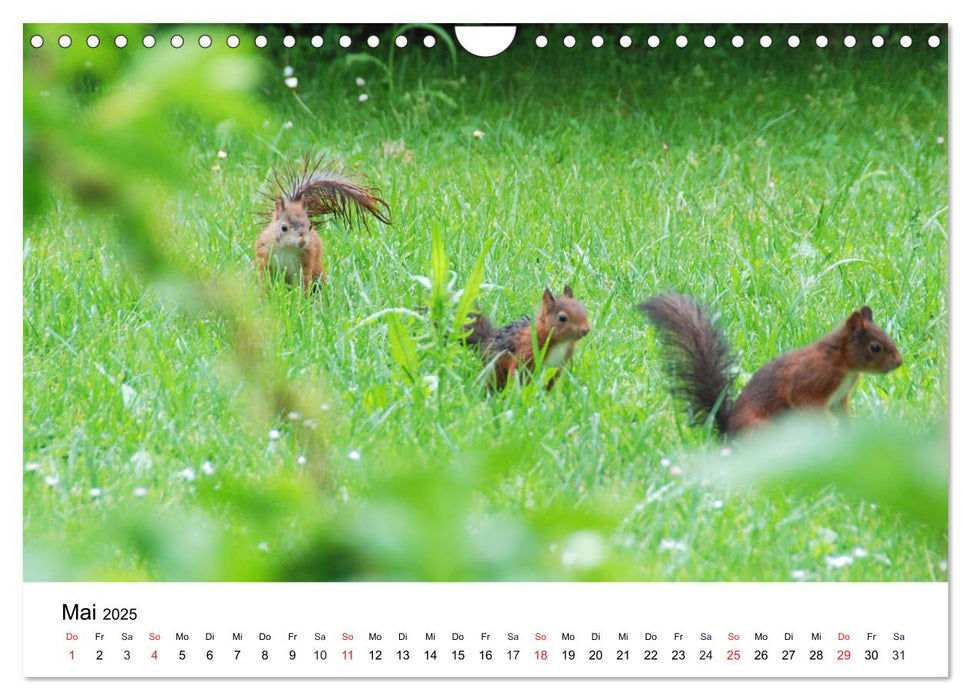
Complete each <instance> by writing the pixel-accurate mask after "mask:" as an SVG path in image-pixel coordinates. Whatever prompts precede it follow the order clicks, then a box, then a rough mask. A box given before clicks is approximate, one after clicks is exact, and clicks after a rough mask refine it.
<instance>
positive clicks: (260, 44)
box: [253, 34, 267, 49]
mask: <svg viewBox="0 0 971 700" xmlns="http://www.w3.org/2000/svg"><path fill="white" fill-rule="evenodd" d="M253 43H254V44H256V48H258V49H265V48H266V44H267V41H266V37H265V36H263V35H262V34H260V35H258V36H257V37H256V38H255V39H253Z"/></svg>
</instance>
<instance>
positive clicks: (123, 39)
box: [115, 34, 128, 49]
mask: <svg viewBox="0 0 971 700" xmlns="http://www.w3.org/2000/svg"><path fill="white" fill-rule="evenodd" d="M115 46H117V47H118V48H119V49H123V48H125V47H126V46H128V37H127V36H125V35H124V34H119V35H118V36H116V37H115Z"/></svg>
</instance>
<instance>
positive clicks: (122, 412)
mask: <svg viewBox="0 0 971 700" xmlns="http://www.w3.org/2000/svg"><path fill="white" fill-rule="evenodd" d="M128 30H129V31H130V33H131V36H133V37H136V36H140V35H141V33H142V32H141V30H137V31H136V30H134V29H131V28H129V29H128ZM33 31H36V28H35V29H34V30H32V29H30V28H28V29H27V30H26V34H27V35H30V34H31V33H33ZM200 31H201V30H200V29H198V28H193V29H191V30H188V31H186V32H183V33H184V34H185V36H186V38H187V41H186V46H185V47H184V48H183V49H180V50H179V51H181V52H182V53H181V54H178V58H179V61H178V62H176V61H174V60H169V58H170V57H171V55H173V54H174V53H175V52H176V50H174V49H172V48H170V47H168V46H167V45H165V43H164V42H163V41H162V40H161V39H160V41H159V45H158V46H157V47H156V48H155V49H153V50H152V51H154V53H152V52H150V51H148V50H146V49H143V48H141V47H140V46H138V42H137V41H136V40H134V39H133V41H132V44H131V45H130V47H129V49H128V50H127V53H124V52H121V54H122V55H121V57H119V55H118V54H119V52H118V50H116V49H114V48H113V47H111V46H110V42H108V41H103V42H102V47H101V48H99V49H96V50H94V49H88V48H87V47H85V46H83V42H81V41H76V42H75V45H74V46H72V48H71V49H67V50H60V49H57V48H56V47H54V43H53V37H56V33H54V32H53V31H52V30H50V29H49V28H47V29H44V28H42V31H41V33H43V34H44V35H45V37H47V39H48V43H47V44H46V45H45V47H44V48H42V49H39V50H33V49H30V48H29V47H27V48H26V49H25V88H24V89H25V130H26V131H27V135H26V137H25V181H26V184H25V208H26V210H27V211H26V214H25V230H24V238H23V258H24V262H23V312H24V323H23V351H24V365H23V375H24V397H23V402H24V409H23V410H24V413H23V415H24V464H25V468H24V475H23V484H24V487H23V488H24V548H25V550H24V553H25V578H27V579H29V580H217V581H218V580H305V579H310V580H345V579H355V580H356V579H377V580H400V579H403V580H572V579H580V580H588V579H589V580H658V581H668V580H679V581H680V580H688V581H736V580H738V581H789V580H810V581H819V580H840V581H842V580H865V581H871V580H872V581H882V580H888V581H898V580H900V581H902V580H907V581H909V580H920V581H927V580H946V578H947V570H946V560H947V547H948V540H947V532H946V518H947V515H946V500H944V494H945V492H944V490H943V489H938V490H936V491H935V490H934V488H933V484H932V485H931V487H928V493H929V494H930V495H927V494H923V492H922V491H921V489H920V488H919V487H916V488H915V487H913V486H912V484H911V482H909V481H908V479H909V478H911V477H913V475H914V474H917V475H918V477H917V480H918V483H919V482H920V475H928V474H929V475H930V476H928V479H929V480H930V481H933V479H934V478H937V476H939V474H940V473H941V470H944V469H946V465H947V461H946V460H947V454H946V439H947V437H946V436H947V415H948V398H947V397H948V390H947V388H948V384H947V348H948V326H947V313H948V304H947V289H948V280H947V262H948V258H947V255H948V253H947V251H948V231H947V216H948V200H947V192H948V178H947V157H948V155H947V147H948V146H947V143H948V142H947V135H948V129H947V63H946V55H947V54H946V46H944V47H941V48H939V49H930V48H928V47H927V46H926V34H927V31H926V30H924V29H920V28H914V30H913V31H912V32H911V34H912V35H913V36H915V44H914V46H913V47H912V48H910V49H902V48H900V47H899V46H897V45H895V44H894V43H893V42H889V43H888V45H887V46H886V47H884V48H883V49H880V50H876V49H873V48H871V47H870V46H869V42H868V41H863V40H861V41H860V43H859V44H858V46H857V47H856V48H854V49H846V48H844V47H843V46H842V45H841V42H838V41H835V40H832V41H831V44H830V46H829V47H828V48H826V49H819V48H816V46H815V45H814V44H813V43H812V40H811V36H812V34H810V33H806V32H804V39H803V44H802V46H801V47H800V48H799V49H790V48H788V47H787V46H786V45H785V41H784V37H785V36H786V35H787V34H788V32H783V31H781V30H778V29H777V30H776V31H775V35H776V37H777V38H776V41H775V43H774V45H773V46H772V47H771V48H769V49H763V48H761V47H759V46H758V44H757V38H758V36H759V35H761V34H762V33H765V32H763V31H762V30H759V31H757V32H756V31H754V30H751V29H748V30H743V31H742V33H743V34H744V35H745V36H746V37H747V38H748V42H747V44H746V46H745V47H744V48H743V49H734V48H732V47H731V46H730V45H729V44H728V40H727V39H728V36H729V35H727V34H726V35H724V36H723V34H724V33H723V34H717V36H718V37H719V39H720V41H719V44H718V46H716V47H715V48H713V49H707V48H704V47H702V46H701V36H702V34H701V33H699V32H698V31H697V30H691V31H689V32H687V34H688V36H689V37H690V39H691V43H689V46H688V48H685V49H678V48H675V47H674V45H673V37H674V35H675V33H676V32H675V31H674V30H673V29H671V28H662V30H652V31H657V32H658V34H659V35H660V36H661V39H662V44H661V47H660V48H658V49H656V50H649V49H648V48H647V46H646V43H645V39H646V35H647V34H648V33H649V32H648V31H647V30H646V29H644V28H638V27H634V28H630V29H629V30H627V31H628V33H630V34H631V36H633V37H634V39H635V46H634V47H632V48H630V49H626V50H625V49H621V48H619V47H618V46H617V45H616V35H619V33H620V31H619V30H618V29H617V28H611V29H610V30H609V31H607V30H603V33H604V34H605V36H607V37H608V42H607V45H606V46H605V47H603V48H600V49H593V48H590V45H589V36H590V35H591V34H592V33H593V30H590V29H581V30H575V31H574V33H575V34H576V35H577V36H578V38H579V42H578V45H577V47H576V48H574V49H566V48H563V46H562V43H561V41H560V37H561V35H562V34H563V32H562V31H558V30H549V29H547V30H546V31H547V33H549V35H550V37H551V41H550V46H549V47H547V48H545V49H542V50H540V49H537V48H535V47H534V46H533V40H532V38H533V36H534V35H535V34H536V33H538V32H539V30H538V29H526V30H523V32H522V33H521V35H520V39H521V40H520V41H518V42H517V44H516V45H515V46H514V47H512V48H511V49H510V50H509V51H507V52H506V53H504V54H503V55H501V56H500V57H498V58H494V59H476V58H474V57H472V56H469V55H467V54H464V52H462V50H461V49H459V50H458V52H457V56H456V58H455V59H454V60H453V59H452V56H451V53H450V51H449V46H448V43H447V42H446V41H445V40H444V39H442V38H439V42H438V44H437V46H436V47H435V48H434V49H431V50H429V49H425V48H423V47H421V46H420V39H421V37H422V36H424V35H425V34H426V33H428V30H424V29H413V30H411V31H410V33H409V36H410V37H411V42H410V44H409V46H408V47H406V48H403V49H398V50H395V51H394V53H393V56H392V57H390V58H389V48H388V47H389V37H388V36H387V35H384V34H382V35H381V36H382V38H383V41H382V44H381V46H379V47H378V48H377V49H373V50H372V49H368V48H366V47H365V46H364V44H363V41H362V39H363V36H364V35H362V36H361V37H360V39H359V40H358V41H357V43H356V44H355V45H354V46H353V47H352V48H351V50H350V51H344V50H340V49H336V48H335V46H336V36H335V35H333V34H327V35H325V49H324V50H318V49H313V48H311V47H310V45H309V42H308V40H307V39H308V38H307V37H306V36H303V35H300V43H299V45H298V48H295V49H290V50H287V49H283V48H282V47H281V48H278V49H275V50H273V51H270V50H265V51H255V50H253V51H244V49H242V48H241V49H238V50H236V52H235V53H234V52H232V51H229V50H226V49H222V50H219V51H218V52H217V49H216V48H212V49H209V50H208V51H209V52H210V54H205V52H204V51H203V50H202V49H199V48H195V37H196V36H197V35H198V33H199V32H200ZM226 32H227V30H226V29H225V28H219V27H214V28H212V29H211V32H210V33H211V34H212V35H213V37H214V40H215V43H216V44H217V45H221V43H222V42H223V41H224V36H225V34H226ZM77 34H78V36H83V35H82V34H81V33H80V31H78V32H77ZM164 34H165V30H161V31H159V35H160V36H162V35H164ZM268 36H270V38H271V40H272V41H273V42H274V43H275V44H276V43H278V42H279V37H280V34H278V33H277V32H276V31H275V30H274V31H271V32H268ZM861 36H864V34H861ZM249 42H250V39H249V38H248V37H246V36H244V43H246V44H247V45H248V44H249ZM56 51H61V54H57V55H56V56H53V57H52V55H53V54H52V52H56ZM348 54H350V55H348ZM210 55H211V56H215V57H218V60H217V58H210ZM194 61H198V62H199V63H198V64H195V63H193V62H194ZM236 64H239V65H241V66H245V67H246V69H245V70H243V69H240V70H239V71H235V68H233V66H235V65H236ZM287 66H289V67H291V68H292V69H293V77H296V78H297V87H296V88H291V87H288V86H287V85H286V84H285V76H284V71H285V68H286V67H287ZM180 71H181V72H180ZM234 71H235V72H234ZM227 72H228V73H227ZM227 74H229V75H231V76H233V78H232V79H226V78H225V76H226V75H227ZM214 76H215V77H214ZM359 79H363V84H360V83H361V82H362V81H361V80H359ZM207 80H208V81H210V82H209V83H207V82H206V81H207ZM291 82H292V81H291ZM213 86H215V87H213ZM209 89H211V90H213V92H207V90H209ZM45 93H46V94H45ZM365 95H366V99H365V98H364V96H365ZM139 100H141V101H139ZM140 109H141V110H142V111H141V112H140V111H139V110H140ZM308 153H312V154H315V155H316V154H321V155H323V156H324V157H325V158H328V159H333V160H335V161H338V162H340V163H342V164H343V165H344V167H345V168H346V169H347V170H348V171H350V172H355V173H360V174H362V175H364V176H366V178H367V179H368V180H369V181H370V183H371V184H372V185H374V186H376V187H378V188H379V189H380V191H381V193H382V196H384V198H385V199H387V201H388V203H389V205H390V209H391V214H392V218H393V225H391V226H384V225H382V224H380V223H372V224H371V225H370V226H369V227H368V228H363V227H355V226H342V225H341V224H339V223H338V222H336V221H331V222H328V223H326V224H324V225H323V226H321V228H320V232H321V235H322V236H323V238H324V247H325V252H324V265H325V268H326V271H327V283H326V285H325V286H324V287H323V289H322V290H321V291H320V293H318V294H316V295H312V296H310V297H307V296H304V295H303V294H301V293H300V292H299V291H297V290H290V289H286V288H284V287H282V286H280V285H276V286H272V285H266V284H263V283H262V282H261V281H260V280H259V279H258V277H257V275H256V273H255V271H254V269H253V241H254V239H255V237H256V235H257V233H258V232H259V229H260V224H259V223H258V219H259V215H260V213H261V212H262V211H263V210H265V209H266V208H267V206H269V207H271V208H272V203H269V204H268V202H267V200H266V199H264V198H263V197H262V196H261V192H267V193H271V194H275V192H274V191H273V189H272V188H273V184H272V182H273V181H272V176H271V171H272V170H273V169H281V168H284V167H287V166H293V165H295V164H298V163H299V162H300V159H301V158H302V157H303V156H304V155H305V154H308ZM52 154H56V157H55V156H54V155H52ZM99 157H100V161H99ZM92 183H94V184H95V185H99V186H98V187H95V186H93V185H92ZM470 281H471V282H470ZM566 284H569V285H571V286H572V288H573V290H574V292H575V294H576V297H577V298H578V299H579V300H581V301H582V302H583V304H584V305H585V306H586V309H587V311H588V313H589V316H590V322H591V326H592V331H591V333H590V334H589V335H588V336H587V337H586V338H585V339H583V340H582V341H581V342H580V343H579V345H578V346H577V352H576V354H575V355H574V358H573V361H572V362H571V364H570V365H569V367H568V371H567V372H566V373H565V374H564V376H563V377H562V378H561V379H560V381H559V382H558V384H557V385H556V387H555V388H554V390H553V391H551V392H548V393H547V392H544V391H542V390H541V389H540V388H539V387H538V385H536V384H527V385H522V386H520V385H515V384H514V385H512V386H511V387H510V388H509V390H507V391H506V392H504V393H502V394H499V395H494V394H491V393H489V392H488V391H487V390H486V388H485V384H484V381H483V377H482V364H481V362H480V360H479V358H478V357H477V356H476V354H475V353H474V352H472V351H470V350H469V349H467V348H464V347H462V346H461V344H459V343H458V342H457V341H456V339H455V333H454V329H455V325H456V313H457V309H458V307H459V304H460V299H462V298H464V299H465V300H466V301H468V300H470V299H471V296H470V295H471V294H474V295H475V296H477V303H478V305H479V306H480V308H481V309H482V310H483V311H484V312H486V313H487V314H489V315H491V316H492V317H493V318H494V319H496V320H497V321H499V322H502V323H506V322H509V321H512V320H514V319H516V318H518V317H520V316H521V315H523V314H527V313H529V314H532V313H534V312H535V310H536V308H537V307H538V306H539V304H540V300H541V297H542V293H543V289H544V287H546V286H549V287H550V288H551V289H553V290H554V291H556V292H559V291H560V290H561V289H562V288H563V286H564V285H566ZM466 288H468V289H469V290H470V294H467V295H464V297H463V291H464V290H466ZM672 290H673V291H679V292H682V293H685V294H689V295H691V296H694V297H696V298H697V299H699V300H701V301H703V302H704V303H705V305H706V306H707V307H708V308H710V309H712V310H713V311H716V312H717V313H718V323H719V324H720V325H721V327H723V328H724V329H725V331H726V335H727V337H728V339H729V340H730V342H731V344H732V346H733V347H734V349H735V351H736V353H737V355H738V366H739V368H740V370H741V372H742V376H743V378H745V377H747V376H749V375H750V374H751V373H752V372H754V371H755V370H756V369H757V368H758V367H759V366H760V365H761V364H762V363H764V362H766V361H768V360H769V359H771V358H772V357H774V356H775V355H777V354H779V353H780V352H782V351H784V350H786V349H789V348H793V347H797V346H799V345H802V344H805V343H808V342H811V341H812V340H815V339H816V338H818V337H819V336H821V335H822V334H823V333H825V332H827V331H828V330H830V329H831V328H832V327H833V326H835V325H836V324H838V323H839V322H841V321H842V320H843V319H844V318H845V317H846V316H847V315H848V314H849V313H850V312H851V311H852V310H853V309H855V308H858V307H859V306H860V305H862V304H864V303H865V304H868V305H870V306H871V307H872V308H873V312H874V318H875V321H876V322H877V323H878V324H879V325H880V326H882V327H883V328H884V329H886V330H887V332H888V333H889V334H890V335H891V337H893V338H894V340H895V341H896V343H897V345H898V347H899V348H900V350H901V352H902V354H903V356H904V359H905V364H904V366H903V367H902V368H900V369H899V370H897V371H895V372H893V373H891V374H888V375H879V376H877V375H872V376H865V377H864V378H863V380H862V382H861V383H860V386H859V387H858V388H857V390H856V392H855V394H854V396H853V398H852V406H853V412H854V416H853V420H852V421H851V422H849V423H848V424H841V425H839V426H834V425H826V426H824V427H822V428H820V427H818V426H816V425H815V424H814V425H811V426H809V427H799V426H797V427H796V428H795V430H796V431H797V432H798V431H800V430H802V431H803V432H802V433H800V436H801V438H800V439H795V440H791V441H790V440H788V439H785V440H783V439H781V438H780V439H779V440H777V441H776V443H775V447H776V448H778V449H776V450H775V451H773V450H768V449H761V448H760V447H759V445H756V444H753V445H747V444H746V443H745V442H744V441H743V442H742V443H740V444H733V445H731V446H729V447H728V449H727V450H724V451H725V452H726V453H727V452H731V453H732V454H731V455H729V456H727V457H722V451H723V449H724V448H725V445H723V444H722V443H720V442H719V441H718V439H717V437H716V436H715V435H714V434H712V433H709V432H707V431H705V430H704V429H703V428H700V427H693V426H690V425H688V424H687V422H686V420H685V413H684V410H683V407H682V406H680V405H679V404H678V403H677V402H675V401H674V400H673V398H672V396H671V394H670V391H669V384H668V382H667V375H666V373H665V363H664V361H663V356H662V354H661V353H660V350H659V346H658V345H657V343H656V342H655V337H654V334H653V332H652V331H651V330H650V329H649V328H648V326H647V325H646V324H645V322H644V319H643V318H642V317H641V316H640V315H639V314H638V312H637V311H636V309H635V305H636V304H637V303H638V302H640V301H642V300H643V299H644V298H646V297H648V296H650V295H651V294H654V293H657V292H659V291H672ZM423 309H427V311H423ZM740 386H741V384H739V387H740ZM769 437H770V441H771V437H772V436H769ZM800 440H802V441H800ZM832 445H837V446H842V447H840V449H841V450H842V451H839V450H837V451H838V452H839V455H838V456H839V459H837V457H834V454H836V453H834V452H833V449H830V448H831V447H832ZM888 445H889V448H888ZM807 446H808V447H807ZM763 447H764V446H763ZM817 447H818V448H819V450H818V451H819V457H818V459H815V457H814V455H815V450H816V448H817ZM796 448H799V449H798V453H796V452H792V453H791V456H792V460H793V461H794V462H795V461H799V462H800V463H801V464H802V467H801V470H798V471H797V472H795V473H794V476H792V478H789V479H786V480H783V482H781V483H780V482H779V480H778V479H777V478H776V472H777V470H778V469H779V468H780V466H781V467H784V466H785V465H784V464H783V465H780V464H779V462H780V458H779V454H780V453H781V454H783V455H786V454H789V453H786V449H789V450H795V449H796ZM803 448H805V449H803ZM843 448H845V449H843ZM847 455H849V456H847ZM786 459H787V458H786V457H785V456H783V457H782V461H786ZM814 459H815V461H814ZM840 459H842V460H843V461H840ZM719 460H721V462H720V461H719ZM834 460H835V461H834ZM721 463H724V464H725V465H729V466H730V465H732V464H736V463H738V464H744V465H746V466H747V468H748V471H745V472H744V473H745V474H748V475H750V476H751V478H750V479H748V478H747V479H746V480H745V481H744V482H741V483H740V480H739V479H738V478H731V476H732V475H731V474H729V475H727V476H726V475H725V473H724V472H725V471H726V470H725V469H720V468H719V464H721ZM834 463H839V464H845V465H847V466H846V468H845V469H840V470H839V471H834V470H833V469H832V466H833V464H834ZM855 466H859V467H860V468H861V469H865V478H864V477H860V475H859V474H857V473H856V471H855ZM728 471H732V470H731V469H729V470H728ZM736 471H739V470H736ZM861 473H864V472H861ZM820 474H824V475H828V476H826V478H817V477H818V476H819V475H820ZM735 476H736V477H737V476H738V474H735ZM830 476H831V477H832V478H830ZM888 484H889V486H888ZM922 494H923V495H922Z"/></svg>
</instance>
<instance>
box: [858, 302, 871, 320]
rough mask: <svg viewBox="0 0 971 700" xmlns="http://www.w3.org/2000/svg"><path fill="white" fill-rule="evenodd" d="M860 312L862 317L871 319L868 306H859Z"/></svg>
mask: <svg viewBox="0 0 971 700" xmlns="http://www.w3.org/2000/svg"><path fill="white" fill-rule="evenodd" d="M860 313H861V314H862V315H863V318H865V319H866V320H867V321H872V320H873V311H871V310H870V307H869V306H862V307H860Z"/></svg>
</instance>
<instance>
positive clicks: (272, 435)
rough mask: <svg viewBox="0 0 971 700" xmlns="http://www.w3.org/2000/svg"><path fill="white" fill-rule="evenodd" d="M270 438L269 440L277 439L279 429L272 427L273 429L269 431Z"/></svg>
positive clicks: (278, 437)
mask: <svg viewBox="0 0 971 700" xmlns="http://www.w3.org/2000/svg"><path fill="white" fill-rule="evenodd" d="M270 439H271V440H279V439H280V431H279V430H277V429H276V428H274V429H273V430H271V431H270Z"/></svg>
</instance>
